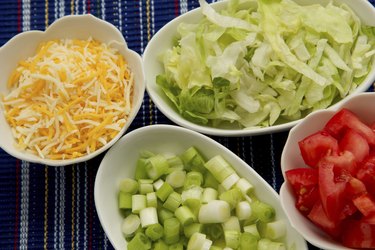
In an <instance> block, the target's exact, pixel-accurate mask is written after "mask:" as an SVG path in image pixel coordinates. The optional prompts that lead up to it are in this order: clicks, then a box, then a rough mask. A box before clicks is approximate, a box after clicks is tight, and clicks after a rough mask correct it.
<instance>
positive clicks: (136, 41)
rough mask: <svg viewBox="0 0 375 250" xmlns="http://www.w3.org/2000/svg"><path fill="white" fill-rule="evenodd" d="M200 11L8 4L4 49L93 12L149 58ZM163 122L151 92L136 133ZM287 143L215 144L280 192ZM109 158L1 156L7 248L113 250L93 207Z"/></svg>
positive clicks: (2, 24) (1, 7)
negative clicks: (171, 28) (64, 161)
mask: <svg viewBox="0 0 375 250" xmlns="http://www.w3.org/2000/svg"><path fill="white" fill-rule="evenodd" d="M372 3H373V4H374V1H372ZM197 6H198V1H197V0H158V1H156V0H155V1H153V0H138V1H137V0H133V1H127V0H122V1H115V0H86V1H83V0H55V1H52V0H1V1H0V45H3V44H4V43H6V42H7V41H8V40H9V39H10V38H11V37H13V36H14V35H16V34H17V33H20V32H22V31H27V30H44V29H45V28H46V27H47V26H48V25H49V24H51V23H52V22H53V21H54V20H55V19H57V18H59V17H62V16H64V15H68V14H84V13H91V14H93V15H95V16H97V17H99V18H102V19H104V20H106V21H109V22H111V23H112V24H114V25H115V26H116V27H118V29H119V30H120V31H121V32H122V33H123V35H124V37H125V39H126V41H127V42H128V46H129V48H131V49H133V50H135V51H137V52H138V53H140V54H142V53H143V50H144V49H145V47H146V45H147V42H148V41H149V40H150V39H151V37H152V35H153V34H154V33H155V32H156V31H158V30H159V29H160V28H161V27H162V26H163V25H164V24H166V23H167V22H168V21H170V20H171V19H173V18H174V17H176V16H178V15H180V14H182V13H185V12H187V11H188V10H191V9H193V8H196V7H197ZM157 123H159V124H160V123H164V124H171V122H170V121H169V120H168V119H167V118H166V117H165V116H164V115H163V114H162V113H161V112H160V111H159V110H158V109H157V108H156V107H155V106H154V104H153V103H152V101H151V100H150V98H149V97H148V95H147V93H146V94H145V98H144V102H143V105H142V107H141V110H140V111H139V113H138V116H137V117H136V119H135V121H134V123H133V124H132V126H131V127H130V129H129V131H130V130H133V129H135V128H138V127H142V126H145V125H148V124H157ZM0 136H1V131H0ZM286 138H287V132H283V133H275V134H269V135H264V136H256V137H234V138H217V137H214V139H215V140H217V141H218V142H220V143H221V144H223V145H225V146H226V147H227V148H229V149H231V150H232V151H233V152H234V153H236V154H237V155H238V156H240V157H241V158H242V159H243V160H245V161H246V162H247V163H248V164H250V165H251V166H252V167H253V168H254V169H255V170H256V171H257V172H258V173H259V174H260V175H261V176H263V178H264V179H265V180H266V181H267V182H268V183H269V184H270V185H271V186H272V187H273V188H274V189H275V190H276V191H278V190H279V188H280V185H281V183H282V181H283V179H282V176H281V172H280V164H279V163H280V156H281V151H282V148H283V145H284V143H285V140H286ZM0 140H1V138H0ZM102 157H103V155H100V156H99V157H97V158H95V159H93V160H91V161H89V162H85V163H82V164H78V165H72V166H67V167H60V168H59V167H56V168H55V167H47V166H43V165H37V164H30V163H28V162H24V161H20V160H17V159H15V158H13V157H11V156H9V155H8V154H6V153H5V152H4V151H2V150H1V149H0V249H43V248H44V249H112V248H113V247H112V246H111V244H110V242H109V241H108V238H107V237H106V235H105V233H104V232H103V229H102V228H101V226H100V222H99V220H98V217H97V213H96V210H95V205H94V193H93V190H94V181H95V175H96V172H97V169H98V166H99V164H100V161H101V159H102ZM310 248H311V249H314V248H313V247H312V246H310Z"/></svg>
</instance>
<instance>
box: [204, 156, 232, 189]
mask: <svg viewBox="0 0 375 250" xmlns="http://www.w3.org/2000/svg"><path fill="white" fill-rule="evenodd" d="M204 166H205V167H206V168H207V169H208V170H209V171H210V172H211V174H212V175H213V176H214V177H215V178H216V180H217V181H218V182H219V183H221V182H223V181H224V180H225V178H227V177H228V176H229V175H231V174H233V173H235V172H234V170H233V168H232V166H231V165H230V164H229V163H228V162H227V161H226V160H225V159H224V158H223V157H222V156H221V155H216V156H214V157H212V158H211V159H210V160H208V161H207V162H206V163H205V164H204Z"/></svg>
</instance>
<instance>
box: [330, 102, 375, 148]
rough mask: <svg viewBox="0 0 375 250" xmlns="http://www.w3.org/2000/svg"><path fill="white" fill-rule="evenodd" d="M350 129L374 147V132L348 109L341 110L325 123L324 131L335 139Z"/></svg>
mask: <svg viewBox="0 0 375 250" xmlns="http://www.w3.org/2000/svg"><path fill="white" fill-rule="evenodd" d="M347 128H350V129H353V130H355V131H356V132H357V133H359V134H360V135H362V136H363V137H364V138H365V139H366V140H367V141H368V143H369V144H371V145H375V132H374V131H373V130H372V129H371V128H370V127H369V126H367V125H366V124H365V123H363V122H362V121H361V120H360V119H359V118H358V116H357V115H355V114H354V113H353V112H351V111H350V110H348V109H345V108H343V109H341V110H340V111H339V112H337V113H336V114H335V115H334V116H332V118H331V119H330V120H329V121H328V122H327V123H326V125H325V130H326V131H328V132H329V133H331V134H332V135H333V136H334V137H335V138H340V137H341V134H342V133H343V132H344V131H345V129H347Z"/></svg>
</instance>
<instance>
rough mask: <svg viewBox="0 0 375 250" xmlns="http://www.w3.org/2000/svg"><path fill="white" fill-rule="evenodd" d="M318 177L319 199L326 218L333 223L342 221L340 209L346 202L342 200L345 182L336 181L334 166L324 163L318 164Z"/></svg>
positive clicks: (344, 180)
mask: <svg viewBox="0 0 375 250" xmlns="http://www.w3.org/2000/svg"><path fill="white" fill-rule="evenodd" d="M318 176H319V178H318V183H319V184H318V185H319V193H320V199H321V201H322V206H323V208H324V210H325V212H326V214H327V216H328V217H329V218H330V219H331V220H333V221H337V220H340V219H342V218H341V217H342V213H341V212H342V209H343V208H344V206H345V204H346V203H347V202H348V201H346V200H345V199H344V197H345V187H346V182H347V180H346V179H342V180H339V181H336V177H335V173H334V165H333V164H332V163H330V162H326V161H320V162H319V166H318Z"/></svg>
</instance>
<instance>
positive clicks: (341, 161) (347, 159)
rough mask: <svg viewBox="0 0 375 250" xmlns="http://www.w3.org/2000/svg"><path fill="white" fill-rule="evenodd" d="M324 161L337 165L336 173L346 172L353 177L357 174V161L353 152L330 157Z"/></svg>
mask: <svg viewBox="0 0 375 250" xmlns="http://www.w3.org/2000/svg"><path fill="white" fill-rule="evenodd" d="M324 159H325V161H327V162H331V163H333V164H334V165H335V168H336V170H335V171H336V172H346V173H349V174H351V175H354V174H355V173H356V172H357V161H356V159H355V157H354V155H353V153H352V152H349V151H344V152H340V153H339V154H338V155H328V156H326V157H325V158H324Z"/></svg>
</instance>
